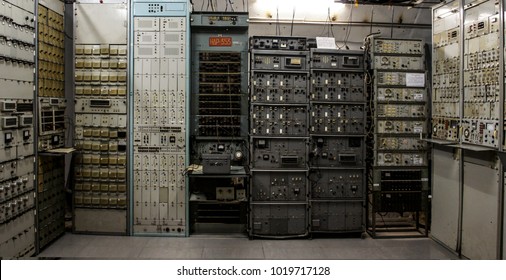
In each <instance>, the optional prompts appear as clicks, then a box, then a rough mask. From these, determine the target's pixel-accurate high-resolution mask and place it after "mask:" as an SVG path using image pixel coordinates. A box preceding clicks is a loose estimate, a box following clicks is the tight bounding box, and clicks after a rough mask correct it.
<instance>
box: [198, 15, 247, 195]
mask: <svg viewBox="0 0 506 280" xmlns="http://www.w3.org/2000/svg"><path fill="white" fill-rule="evenodd" d="M210 25H212V28H210ZM190 28H191V38H192V44H191V73H192V75H191V96H192V98H191V104H190V107H191V115H192V117H191V131H190V135H191V137H192V141H191V145H190V146H191V147H190V150H191V153H192V158H191V163H192V164H201V163H202V155H203V154H206V153H219V154H226V155H227V156H228V157H230V159H231V164H232V165H234V166H246V165H247V164H248V158H249V152H248V145H249V144H248V142H249V140H248V137H247V135H248V125H247V124H248V79H249V77H248V75H247V73H248V64H247V61H248V43H247V42H248V14H247V13H241V12H219V13H206V12H202V13H192V15H191V19H190ZM227 173H228V172H227ZM190 187H191V188H193V187H192V186H190Z"/></svg>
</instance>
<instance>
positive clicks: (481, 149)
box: [448, 144, 498, 152]
mask: <svg viewBox="0 0 506 280" xmlns="http://www.w3.org/2000/svg"><path fill="white" fill-rule="evenodd" d="M448 147H453V148H459V149H463V150H470V151H475V152H492V151H497V150H498V148H492V147H485V146H478V145H473V144H453V145H448Z"/></svg>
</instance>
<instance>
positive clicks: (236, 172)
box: [188, 166, 249, 178]
mask: <svg viewBox="0 0 506 280" xmlns="http://www.w3.org/2000/svg"><path fill="white" fill-rule="evenodd" d="M188 176H189V177H191V178H234V177H248V176H249V174H248V172H247V171H246V167H244V166H230V173H223V174H213V173H211V174H209V173H208V174H206V173H203V171H202V169H201V168H199V169H195V170H190V171H189V174H188Z"/></svg>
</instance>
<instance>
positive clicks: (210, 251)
mask: <svg viewBox="0 0 506 280" xmlns="http://www.w3.org/2000/svg"><path fill="white" fill-rule="evenodd" d="M264 258H265V256H264V251H263V248H262V247H260V248H216V247H213V248H204V253H203V255H202V259H204V260H211V259H224V260H250V259H264Z"/></svg>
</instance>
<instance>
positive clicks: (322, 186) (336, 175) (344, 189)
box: [309, 169, 365, 200]
mask: <svg viewBox="0 0 506 280" xmlns="http://www.w3.org/2000/svg"><path fill="white" fill-rule="evenodd" d="M364 183H365V182H364V172H363V170H360V169H355V170H352V169H350V170H332V169H319V170H313V171H312V172H311V173H310V174H309V184H310V185H311V196H312V197H313V198H315V199H324V200H335V199H342V198H363V197H364Z"/></svg>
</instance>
